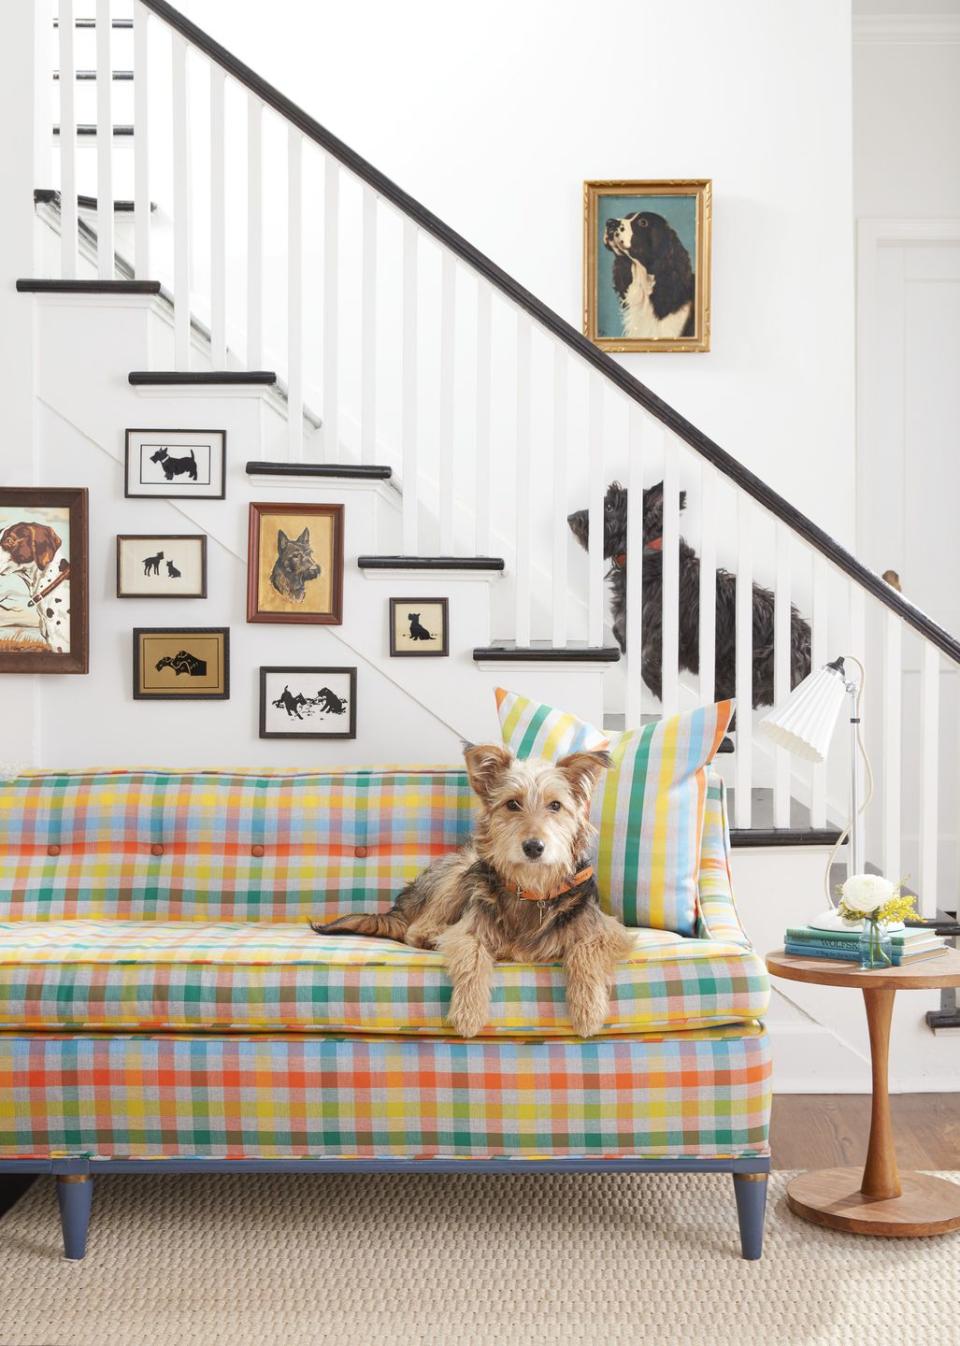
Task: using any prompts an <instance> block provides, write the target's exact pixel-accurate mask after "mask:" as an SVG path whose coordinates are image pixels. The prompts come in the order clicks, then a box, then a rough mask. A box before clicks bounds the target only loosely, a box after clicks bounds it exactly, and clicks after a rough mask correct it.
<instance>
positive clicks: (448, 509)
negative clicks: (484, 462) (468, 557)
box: [437, 248, 457, 556]
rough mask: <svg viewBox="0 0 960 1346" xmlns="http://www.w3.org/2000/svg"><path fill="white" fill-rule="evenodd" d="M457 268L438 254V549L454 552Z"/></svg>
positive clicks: (450, 255) (447, 253) (447, 256)
mask: <svg viewBox="0 0 960 1346" xmlns="http://www.w3.org/2000/svg"><path fill="white" fill-rule="evenodd" d="M456 302H457V267H456V262H455V260H454V256H453V253H452V252H450V251H449V249H447V248H444V249H443V251H442V253H441V256H440V390H439V391H440V415H439V427H438V428H439V433H438V443H437V459H438V465H437V474H438V476H439V479H440V503H439V509H438V514H439V520H438V522H439V550H440V555H441V556H452V555H453V553H454V550H455V548H454V542H453V538H454V527H453V523H454V519H453V478H454V455H455V452H456V447H455V446H456V442H457V441H456V436H455V433H454V376H455V372H456V371H455V365H454V356H455V353H456Z"/></svg>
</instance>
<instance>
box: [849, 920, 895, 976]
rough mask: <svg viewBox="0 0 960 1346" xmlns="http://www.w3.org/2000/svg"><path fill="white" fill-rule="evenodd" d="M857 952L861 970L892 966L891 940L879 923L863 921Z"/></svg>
mask: <svg viewBox="0 0 960 1346" xmlns="http://www.w3.org/2000/svg"><path fill="white" fill-rule="evenodd" d="M857 952H858V954H859V957H860V966H861V968H864V969H869V968H878V967H892V966H893V939H892V938H891V936H890V932H889V931H888V930H887V927H886V926H885V925H884V924H883V923H882V922H881V921H869V920H866V921H864V923H863V928H862V930H861V931H860V942H859V944H858V946H857Z"/></svg>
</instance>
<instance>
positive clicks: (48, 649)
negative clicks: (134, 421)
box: [0, 486, 88, 673]
mask: <svg viewBox="0 0 960 1346" xmlns="http://www.w3.org/2000/svg"><path fill="white" fill-rule="evenodd" d="M87 576H88V564H87V490H86V487H82V486H81V487H77V488H76V489H56V488H48V487H46V486H43V487H13V486H7V487H0V673H86V672H87V634H88V633H87V620H88V618H87V611H88V608H87V584H88V580H87Z"/></svg>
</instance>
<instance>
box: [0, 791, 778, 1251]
mask: <svg viewBox="0 0 960 1346" xmlns="http://www.w3.org/2000/svg"><path fill="white" fill-rule="evenodd" d="M472 814H473V799H472V795H471V793H470V790H469V787H468V784H467V780H466V775H465V773H464V772H463V771H462V770H461V769H453V768H451V769H432V768H431V769H407V770H392V769H388V770H368V771H361V770H345V771H337V772H322V773H306V772H300V773H290V774H270V773H265V774H252V773H242V772H237V773H230V772H183V773H171V772H153V771H97V772H82V771H80V772H64V773H46V774H27V775H23V776H20V777H18V778H16V779H14V780H7V781H3V782H0V1172H3V1171H8V1172H9V1171H20V1172H28V1173H49V1174H52V1175H55V1177H56V1178H57V1180H58V1181H57V1190H58V1196H59V1200H60V1210H61V1218H62V1225H63V1234H64V1242H65V1248H66V1253H67V1256H68V1257H82V1256H83V1253H84V1249H85V1242H86V1231H87V1222H88V1218H89V1214H90V1208H91V1191H92V1181H91V1179H92V1176H93V1175H94V1174H98V1173H111V1172H118V1171H130V1170H131V1169H132V1168H135V1167H137V1166H139V1165H144V1164H149V1165H150V1166H151V1171H159V1170H160V1169H161V1168H165V1169H167V1170H168V1171H169V1170H177V1171H184V1170H193V1169H198V1170H200V1169H208V1170H209V1169H219V1170H223V1169H227V1168H230V1169H235V1168H247V1169H260V1170H264V1169H275V1170H282V1169H291V1168H298V1169H307V1170H311V1169H312V1170H316V1171H324V1170H328V1169H331V1168H338V1167H340V1168H342V1167H347V1166H349V1167H350V1168H351V1169H353V1170H355V1171H363V1170H371V1169H389V1168H402V1169H407V1170H409V1169H411V1168H419V1169H421V1170H424V1171H434V1172H436V1171H438V1170H441V1171H448V1170H452V1169H454V1168H455V1169H457V1170H459V1171H462V1169H463V1168H464V1167H465V1166H474V1167H485V1168H487V1169H494V1170H497V1171H502V1172H504V1173H508V1172H516V1171H519V1170H522V1169H524V1168H536V1169H538V1170H539V1169H542V1168H544V1167H552V1168H563V1169H572V1170H596V1169H609V1170H618V1169H619V1170H623V1169H630V1170H640V1171H648V1170H670V1171H691V1170H693V1171H705V1172H718V1171H722V1172H729V1173H732V1174H733V1180H734V1184H733V1185H734V1191H735V1193H736V1198H737V1209H738V1213H739V1218H740V1233H741V1245H742V1252H743V1255H744V1256H746V1257H751V1258H754V1257H758V1256H759V1255H760V1250H761V1241H762V1229H763V1212H764V1198H765V1188H766V1175H767V1172H768V1168H769V1151H768V1145H767V1137H768V1121H769V1108H770V1096H769V1077H770V1059H769V1051H768V1040H767V1036H766V1034H765V1032H764V1029H763V1026H762V1023H761V1017H762V1015H763V1013H764V1010H765V1008H766V1005H767V997H768V986H767V978H766V973H765V971H764V968H763V964H762V963H761V961H760V959H759V958H758V957H757V956H756V954H755V953H754V952H753V951H752V950H751V948H750V946H749V943H748V941H747V938H746V936H745V935H744V932H743V930H742V929H741V927H740V924H739V921H738V919H737V913H736V909H735V907H734V902H733V896H732V892H731V887H730V867H729V854H728V832H727V827H726V817H725V811H724V798H723V787H722V785H721V783H720V782H719V779H718V778H714V777H710V778H709V785H708V790H707V798H706V816H705V822H704V828H703V840H702V851H701V859H700V872H699V883H698V888H699V909H698V913H697V929H696V936H697V937H696V938H684V937H682V936H679V935H676V934H672V933H670V932H667V931H662V930H638V932H637V943H636V950H635V952H634V953H633V954H632V956H631V957H630V958H629V959H628V960H626V961H625V962H624V963H623V964H622V966H621V968H620V970H619V972H618V974H617V977H616V982H615V985H614V987H613V992H612V1013H611V1020H610V1022H609V1023H608V1024H607V1026H606V1028H605V1030H604V1033H603V1035H602V1036H601V1037H598V1038H594V1039H590V1040H586V1041H584V1040H581V1039H578V1038H576V1037H574V1036H573V1035H572V1033H571V1030H570V1027H569V1025H568V1023H567V1021H566V1019H565V1008H564V1006H565V1001H564V982H563V974H562V970H561V969H560V968H559V967H555V966H524V965H515V964H503V965H500V966H499V967H498V968H497V976H496V981H495V987H494V999H493V1017H492V1020H491V1023H490V1024H489V1026H488V1028H487V1029H486V1030H485V1034H484V1036H483V1037H481V1038H477V1039H473V1040H470V1041H464V1040H462V1039H459V1038H457V1037H455V1036H453V1035H452V1033H451V1030H450V1029H449V1028H448V1026H447V1024H446V1021H445V1015H446V1012H447V1009H448V1005H449V997H450V986H449V983H448V981H447V979H446V977H445V975H444V971H443V967H442V965H441V963H440V960H439V956H438V955H437V954H435V953H433V952H428V951H422V950H417V949H411V948H407V947H406V946H402V945H397V944H391V943H389V942H387V941H381V940H364V939H353V938H340V939H323V938H319V937H317V936H316V935H314V934H312V933H311V932H310V931H309V930H308V927H307V919H308V917H314V918H316V917H318V916H332V915H333V914H335V913H341V912H343V911H346V910H349V909H351V908H354V907H368V908H369V907H370V906H371V905H376V904H377V903H382V904H384V905H386V904H388V903H389V900H390V899H391V897H392V896H393V894H394V893H395V892H396V891H397V890H398V888H399V887H400V886H401V885H402V884H403V883H404V882H405V881H407V880H408V879H409V878H411V877H412V876H413V875H414V874H416V873H417V872H418V871H419V870H420V869H421V868H422V867H423V866H424V865H426V864H427V863H428V862H429V861H431V860H432V859H433V858H434V857H436V856H437V855H440V854H442V853H443V852H445V851H448V850H450V849H452V848H454V847H456V846H458V845H460V844H461V843H462V842H463V841H464V839H465V838H466V837H467V836H468V835H469V833H470V830H471V825H472ZM2 1243H3V1233H2V1226H0V1256H2Z"/></svg>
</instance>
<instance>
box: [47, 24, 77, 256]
mask: <svg viewBox="0 0 960 1346" xmlns="http://www.w3.org/2000/svg"><path fill="white" fill-rule="evenodd" d="M59 16H60V27H59V30H58V37H59V47H60V80H59V85H60V87H59V90H58V92H59V95H60V274H61V275H62V276H63V277H64V279H66V280H73V279H74V278H75V276H76V274H77V117H76V109H75V97H74V95H75V93H76V69H75V66H74V60H73V32H74V30H73V0H60V6H59ZM41 106H42V112H43V113H44V114H45V113H46V111H47V107H46V102H44V103H43V104H42V105H41ZM43 130H44V134H45V133H46V127H44V128H43Z"/></svg>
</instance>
